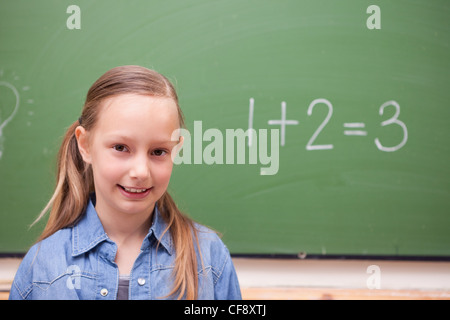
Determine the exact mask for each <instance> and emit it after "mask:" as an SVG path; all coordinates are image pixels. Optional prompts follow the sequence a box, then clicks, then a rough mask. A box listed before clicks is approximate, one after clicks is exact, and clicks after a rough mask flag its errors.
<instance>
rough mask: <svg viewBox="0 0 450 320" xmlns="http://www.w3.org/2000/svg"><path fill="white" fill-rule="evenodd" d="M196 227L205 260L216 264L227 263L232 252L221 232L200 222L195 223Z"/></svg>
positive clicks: (201, 252)
mask: <svg viewBox="0 0 450 320" xmlns="http://www.w3.org/2000/svg"><path fill="white" fill-rule="evenodd" d="M195 229H196V231H197V238H198V245H199V247H200V254H201V256H202V259H203V261H210V262H211V263H212V264H214V265H222V264H224V263H226V262H227V260H228V259H229V258H230V252H229V250H228V248H227V246H226V245H225V243H224V242H223V241H222V239H221V236H220V234H219V233H218V232H216V231H214V230H212V229H210V228H208V227H206V226H204V225H201V224H198V223H195Z"/></svg>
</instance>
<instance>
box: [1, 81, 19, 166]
mask: <svg viewBox="0 0 450 320" xmlns="http://www.w3.org/2000/svg"><path fill="white" fill-rule="evenodd" d="M0 86H3V87H6V88H8V89H10V90H11V91H12V92H13V93H14V95H15V97H16V102H15V105H14V108H13V111H12V112H11V113H10V114H9V115H7V116H6V119H2V118H0V159H1V158H2V156H3V142H4V141H5V138H4V137H3V129H4V128H5V127H6V126H7V125H8V123H10V122H11V120H12V119H13V118H14V116H15V115H16V114H17V110H18V109H19V104H20V97H19V92H18V91H17V89H16V87H14V86H13V85H12V84H10V83H9V82H6V81H0ZM0 107H2V106H0ZM2 114H3V113H1V114H0V117H1V116H2Z"/></svg>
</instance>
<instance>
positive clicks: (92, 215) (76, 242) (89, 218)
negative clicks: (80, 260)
mask: <svg viewBox="0 0 450 320" xmlns="http://www.w3.org/2000/svg"><path fill="white" fill-rule="evenodd" d="M166 228H167V223H166V222H165V221H164V219H163V217H162V216H161V213H160V212H159V210H158V208H157V205H156V204H155V210H154V211H153V224H152V226H151V227H150V229H149V232H148V234H147V236H146V237H145V239H144V242H143V243H142V247H141V250H145V249H146V248H148V247H150V246H151V245H152V244H153V243H154V239H156V240H157V241H159V242H160V245H161V246H162V247H163V248H164V249H165V250H166V251H167V253H169V254H170V255H172V253H173V250H174V249H173V241H172V236H171V235H170V232H169V231H167V232H165V233H164V231H165V230H166ZM103 241H108V242H112V241H111V240H110V239H109V238H108V235H107V234H106V232H105V230H104V229H103V225H102V223H101V221H100V219H99V217H98V215H97V211H96V210H95V194H92V195H91V197H90V199H89V203H88V206H87V208H86V211H85V212H84V214H83V215H82V217H81V219H80V220H79V222H78V223H77V224H76V225H75V226H73V227H72V256H78V255H80V254H83V253H86V252H88V251H90V250H92V249H93V248H95V247H96V246H97V245H98V244H100V243H102V242H103Z"/></svg>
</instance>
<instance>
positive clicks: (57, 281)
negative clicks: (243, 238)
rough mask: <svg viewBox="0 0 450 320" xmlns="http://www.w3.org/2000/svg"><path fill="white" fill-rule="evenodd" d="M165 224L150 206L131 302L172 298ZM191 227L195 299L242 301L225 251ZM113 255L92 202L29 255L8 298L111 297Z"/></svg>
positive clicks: (171, 255) (115, 275) (171, 252)
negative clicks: (72, 222)
mask: <svg viewBox="0 0 450 320" xmlns="http://www.w3.org/2000/svg"><path fill="white" fill-rule="evenodd" d="M166 226H167V225H166V223H165V221H164V220H163V218H162V217H161V214H160V212H159V211H158V209H157V208H156V206H155V210H154V214H153V224H152V226H151V228H150V230H149V232H148V234H147V236H146V237H145V239H144V241H143V243H142V246H141V251H140V253H139V255H138V257H137V258H136V260H135V262H134V264H133V268H132V270H131V273H130V282H129V292H128V298H129V299H130V300H131V299H140V300H146V299H170V298H174V297H166V296H167V295H168V294H169V293H170V292H171V291H172V288H173V282H172V279H173V278H172V271H173V268H174V263H175V256H176V252H175V248H174V245H173V241H172V238H171V236H170V232H166V233H165V234H164V235H163V233H164V230H165V229H166ZM196 227H197V229H198V230H199V231H198V238H199V246H200V250H201V256H202V259H203V267H202V263H201V261H200V260H199V252H198V248H197V246H195V250H196V254H197V261H198V263H197V265H198V298H199V299H210V300H212V299H228V300H234V299H241V292H240V288H239V283H238V279H237V276H236V272H235V269H234V266H233V263H232V261H231V258H230V254H229V252H228V249H227V248H226V247H225V245H224V244H223V242H222V241H221V240H220V238H219V237H218V236H217V234H216V233H214V232H212V231H211V230H209V229H207V228H206V227H203V226H200V225H196ZM158 241H160V245H159V247H158V250H157V243H158ZM116 252H117V245H116V244H115V243H114V242H113V241H112V240H111V239H109V238H108V235H107V234H106V233H105V231H104V229H103V226H102V224H101V222H100V219H99V218H98V215H97V212H96V211H95V208H94V204H93V202H92V200H91V201H89V204H88V207H87V209H86V212H85V214H84V215H83V216H82V218H81V219H80V220H79V222H78V223H77V224H75V225H74V226H73V227H69V228H64V229H61V230H59V231H58V232H56V233H54V234H53V235H51V236H50V237H48V238H46V239H44V240H42V241H41V242H39V243H37V244H35V245H34V246H33V247H32V248H31V249H30V250H29V251H28V253H27V254H26V255H25V257H24V259H23V260H22V263H21V264H20V266H19V269H18V270H17V273H16V276H15V278H14V281H13V284H12V287H11V292H10V296H9V299H11V300H15V299H28V300H31V299H52V300H54V299H65V300H72V299H76V300H78V299H89V300H94V299H98V300H113V299H116V298H117V290H118V282H119V269H118V267H117V265H116V263H115V262H114V260H115V256H116ZM175 297H176V296H175Z"/></svg>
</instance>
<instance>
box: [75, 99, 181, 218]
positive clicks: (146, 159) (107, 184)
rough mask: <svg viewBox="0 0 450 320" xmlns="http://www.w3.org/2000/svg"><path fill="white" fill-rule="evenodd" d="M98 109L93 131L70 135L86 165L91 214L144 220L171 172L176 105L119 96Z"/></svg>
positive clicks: (167, 102)
mask: <svg viewBox="0 0 450 320" xmlns="http://www.w3.org/2000/svg"><path fill="white" fill-rule="evenodd" d="M99 107H100V108H102V109H101V110H100V112H99V119H97V123H96V124H95V126H94V128H93V129H92V130H90V131H89V132H88V131H86V130H85V129H84V128H83V127H81V126H80V127H78V128H77V130H76V137H77V140H78V144H79V149H80V152H81V154H82V156H83V159H84V161H85V162H87V163H89V164H91V166H92V171H93V175H94V186H95V193H96V209H97V212H99V213H100V212H101V213H102V214H103V215H104V214H109V213H119V214H146V215H148V214H150V213H151V212H152V211H153V208H154V205H155V202H156V201H157V200H158V199H159V198H160V197H161V196H162V195H163V193H164V192H165V191H166V189H167V186H168V184H169V180H170V175H171V173H172V165H173V163H172V158H171V152H172V150H173V149H174V147H175V145H176V144H177V143H178V141H172V140H171V137H172V133H173V132H174V131H175V130H176V129H178V128H179V118H178V109H177V105H176V103H175V101H174V100H173V99H170V98H161V97H152V96H144V95H137V94H123V95H119V96H114V97H112V98H109V99H107V100H105V101H103V102H102V104H101V105H100V106H99Z"/></svg>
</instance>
